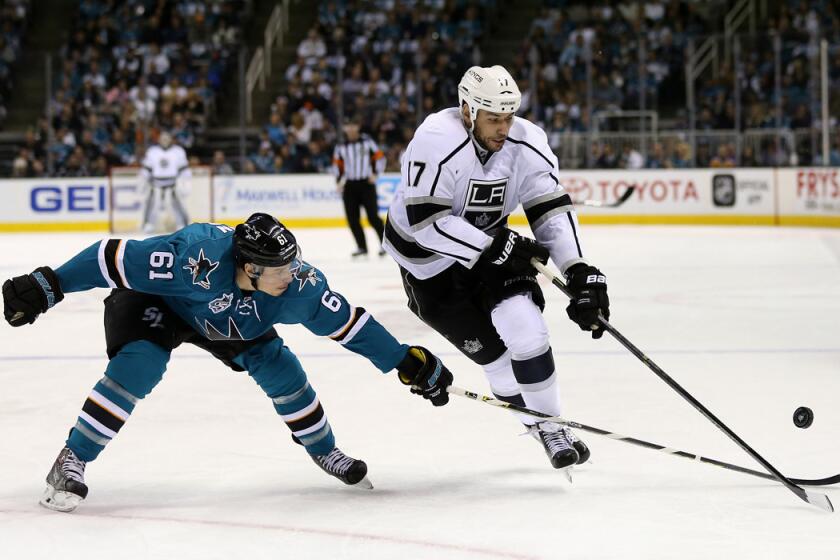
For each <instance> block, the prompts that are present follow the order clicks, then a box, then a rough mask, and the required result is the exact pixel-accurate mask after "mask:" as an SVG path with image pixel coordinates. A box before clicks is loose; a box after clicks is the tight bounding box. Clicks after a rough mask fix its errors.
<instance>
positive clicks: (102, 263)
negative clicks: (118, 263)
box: [97, 239, 117, 288]
mask: <svg viewBox="0 0 840 560" xmlns="http://www.w3.org/2000/svg"><path fill="white" fill-rule="evenodd" d="M107 244H108V240H107V239H103V240H102V241H100V242H99V251H98V252H97V260H98V261H99V271H100V272H101V273H102V277H103V278H104V279H105V281H106V282H107V283H108V287H109V288H116V287H117V284H116V283H115V282H114V281H113V280H111V277H110V276H109V275H108V265H107V264H106V263H105V246H106V245H107Z"/></svg>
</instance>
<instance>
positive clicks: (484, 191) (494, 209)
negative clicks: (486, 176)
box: [464, 177, 508, 229]
mask: <svg viewBox="0 0 840 560" xmlns="http://www.w3.org/2000/svg"><path fill="white" fill-rule="evenodd" d="M507 184H508V178H507V177H505V178H503V179H494V180H492V181H484V180H481V179H470V184H469V186H467V199H466V201H465V204H464V218H465V219H466V220H467V221H468V222H469V223H471V224H472V225H474V226H475V227H477V228H478V229H490V228H491V227H493V226H495V225H497V224H498V223H499V221H500V220H501V219H502V218H503V217H504V215H505V214H504V210H505V193H506V191H507Z"/></svg>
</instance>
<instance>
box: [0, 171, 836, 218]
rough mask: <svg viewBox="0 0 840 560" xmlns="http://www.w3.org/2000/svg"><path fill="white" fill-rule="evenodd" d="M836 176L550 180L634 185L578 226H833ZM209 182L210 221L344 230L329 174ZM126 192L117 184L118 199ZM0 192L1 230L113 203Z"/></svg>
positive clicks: (100, 194)
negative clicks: (260, 219)
mask: <svg viewBox="0 0 840 560" xmlns="http://www.w3.org/2000/svg"><path fill="white" fill-rule="evenodd" d="M838 172H840V168H816V167H814V168H807V167H801V168H775V169H774V168H749V169H746V168H745V169H693V170H591V171H590V170H569V171H560V172H559V174H558V179H559V181H560V183H561V184H563V185H564V187H565V188H566V190H567V191H568V192H569V193H570V194H571V196H572V199H573V200H575V201H583V200H592V201H600V202H606V203H609V202H613V201H615V200H617V199H618V198H619V197H620V196H621V195H622V194H623V193H624V192H625V191H626V190H627V189H628V188H629V187H630V186H631V185H633V186H634V192H633V195H632V196H631V197H630V198H629V199H628V200H627V201H626V202H625V203H624V204H622V205H621V206H620V207H618V208H593V207H588V206H579V207H578V213H579V215H580V221H581V222H583V223H593V224H695V225H696V224H709V225H796V226H816V227H840V176H838ZM399 181H400V177H399V174H395V173H393V174H385V175H383V176H381V177H380V179H379V181H378V184H377V190H378V193H379V206H380V210H381V212H382V213H385V212H386V211H387V209H388V205H389V204H390V201H391V200H392V198H393V194H394V191H395V189H396V188H397V186H398V184H399ZM213 183H214V186H213V189H212V191H211V192H213V199H214V200H212V207H213V210H214V211H213V215H214V217H215V221H217V222H224V223H238V222H240V221H242V219H243V218H245V217H247V216H248V215H249V214H251V213H252V212H255V211H261V212H269V213H272V214H275V215H277V216H279V217H281V219H282V220H283V221H284V222H285V223H287V224H288V225H289V226H291V227H332V226H341V225H344V224H345V223H346V222H345V219H344V210H343V206H342V203H341V195H340V194H339V193H338V192H337V190H336V187H335V179H334V178H333V177H332V176H331V175H326V174H300V175H218V176H215V177H213ZM131 188H133V187H132V186H131V185H125V186H124V187H123V192H124V193H125V189H131ZM0 193H2V199H0V200H2V204H0V231H105V230H107V229H108V223H109V221H108V216H109V211H110V205H111V204H114V205H116V207H117V208H118V206H119V204H121V203H120V197H112V195H111V192H110V186H109V182H108V178H107V177H80V178H54V179H6V180H1V181H0ZM129 194H130V193H129ZM112 199H114V200H113V201H112ZM511 222H512V223H513V224H525V223H526V222H525V216H524V213H522V212H521V211H520V212H518V213H515V214H514V215H513V216H512V217H511Z"/></svg>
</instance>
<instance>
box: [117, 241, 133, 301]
mask: <svg viewBox="0 0 840 560" xmlns="http://www.w3.org/2000/svg"><path fill="white" fill-rule="evenodd" d="M126 243H127V241H126V240H125V239H120V245H119V247H117V272H118V273H119V275H120V279H121V280H122V283H123V284H124V285H125V287H126V288H128V289H129V290H130V289H131V284H129V283H128V278H127V277H126V275H125V263H124V262H123V257H124V256H125V245H126Z"/></svg>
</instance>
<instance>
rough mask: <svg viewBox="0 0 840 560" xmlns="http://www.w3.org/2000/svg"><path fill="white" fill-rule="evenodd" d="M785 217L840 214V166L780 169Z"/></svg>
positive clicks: (779, 178)
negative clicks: (839, 167)
mask: <svg viewBox="0 0 840 560" xmlns="http://www.w3.org/2000/svg"><path fill="white" fill-rule="evenodd" d="M778 180H779V214H780V215H781V216H797V215H798V216H840V169H838V168H836V167H810V168H804V167H803V168H798V169H797V168H795V169H779V171H778Z"/></svg>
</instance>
